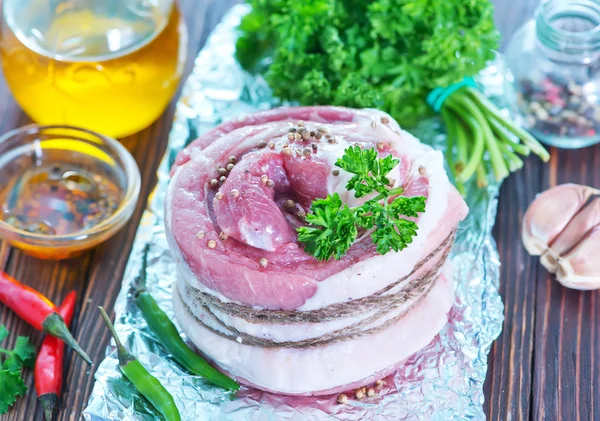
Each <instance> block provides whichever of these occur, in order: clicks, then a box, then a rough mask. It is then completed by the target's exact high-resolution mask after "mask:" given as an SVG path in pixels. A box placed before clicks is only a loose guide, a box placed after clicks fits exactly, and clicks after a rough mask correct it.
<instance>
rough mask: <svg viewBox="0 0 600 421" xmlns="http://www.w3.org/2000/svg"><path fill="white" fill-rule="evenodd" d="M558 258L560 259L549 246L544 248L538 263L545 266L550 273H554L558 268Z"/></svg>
mask: <svg viewBox="0 0 600 421" xmlns="http://www.w3.org/2000/svg"><path fill="white" fill-rule="evenodd" d="M558 259H560V255H559V254H556V253H555V252H554V250H552V249H551V248H549V249H546V251H545V252H544V253H542V256H541V257H540V263H541V264H542V266H544V267H545V268H546V270H547V271H548V272H550V273H556V271H557V270H558Z"/></svg>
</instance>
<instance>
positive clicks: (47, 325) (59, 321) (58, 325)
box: [42, 313, 93, 365]
mask: <svg viewBox="0 0 600 421" xmlns="http://www.w3.org/2000/svg"><path fill="white" fill-rule="evenodd" d="M42 328H43V330H44V332H46V333H48V334H50V335H52V336H54V337H55V338H58V339H61V340H62V341H63V342H64V343H65V344H67V346H68V347H70V348H71V349H73V351H75V352H76V353H77V355H79V356H80V357H81V358H83V360H84V361H85V362H86V363H87V364H88V365H93V363H92V360H91V359H90V357H89V355H88V354H86V352H85V351H84V350H83V349H82V348H81V347H80V346H79V344H78V343H77V341H76V340H75V338H73V335H71V332H70V331H69V328H68V327H67V325H66V324H65V322H64V320H63V318H62V317H60V314H58V313H52V314H51V315H49V316H48V317H46V319H45V320H44V322H43V323H42Z"/></svg>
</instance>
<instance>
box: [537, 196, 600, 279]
mask: <svg viewBox="0 0 600 421" xmlns="http://www.w3.org/2000/svg"><path fill="white" fill-rule="evenodd" d="M596 225H600V198H597V199H594V200H593V201H592V202H591V203H590V204H589V205H587V206H585V207H584V208H583V209H582V210H581V212H579V213H578V214H577V215H575V216H574V217H573V219H572V220H571V221H570V222H569V223H568V224H567V226H566V227H565V229H564V230H563V231H562V232H561V233H560V234H559V235H558V237H556V239H555V240H554V241H553V242H552V243H551V245H550V247H549V248H548V250H546V251H545V252H544V254H542V257H541V259H540V262H541V263H542V265H543V266H544V267H545V268H546V269H548V272H551V273H555V272H556V271H557V264H558V259H559V258H560V256H564V255H565V254H566V253H567V252H569V251H570V250H571V249H573V247H575V246H576V245H577V244H578V243H579V242H580V241H581V238H582V237H583V236H584V235H585V234H586V233H588V232H589V231H590V230H591V229H592V228H594V227H595V226H596ZM599 245H600V244H599ZM599 251H600V250H599Z"/></svg>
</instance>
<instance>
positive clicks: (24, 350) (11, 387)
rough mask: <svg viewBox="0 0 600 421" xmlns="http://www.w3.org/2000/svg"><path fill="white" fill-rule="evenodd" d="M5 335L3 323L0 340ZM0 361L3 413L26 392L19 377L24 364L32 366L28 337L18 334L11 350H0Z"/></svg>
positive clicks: (0, 412) (33, 359) (1, 412)
mask: <svg viewBox="0 0 600 421" xmlns="http://www.w3.org/2000/svg"><path fill="white" fill-rule="evenodd" d="M7 337H8V330H7V329H6V327H5V326H4V325H0V342H1V341H3V340H4V339H6V338H7ZM3 357H4V358H5V360H4V362H2V358H3ZM0 363H2V364H0V414H5V413H6V412H7V411H8V409H9V408H10V407H11V406H12V405H13V404H14V403H15V401H16V400H17V398H18V397H20V396H23V395H24V394H25V393H26V392H27V387H26V386H25V383H24V382H23V380H22V379H21V369H22V368H23V367H24V366H25V367H28V368H33V365H34V363H35V348H34V346H33V345H32V344H31V343H30V342H29V339H28V338H26V337H24V336H19V337H18V338H17V342H16V343H15V347H14V349H13V350H12V351H11V350H7V349H1V350H0Z"/></svg>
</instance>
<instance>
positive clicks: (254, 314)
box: [181, 231, 456, 349]
mask: <svg viewBox="0 0 600 421" xmlns="http://www.w3.org/2000/svg"><path fill="white" fill-rule="evenodd" d="M455 235H456V232H455V231H453V232H452V233H450V235H449V236H448V237H447V238H446V239H445V240H444V241H443V242H442V243H441V244H440V245H439V246H438V247H437V248H436V249H435V250H434V251H433V252H432V253H431V254H429V255H428V256H427V257H425V258H424V259H423V260H421V261H419V262H418V263H417V264H416V265H415V266H414V268H413V270H412V271H411V272H410V273H409V274H408V275H406V276H404V277H402V278H400V279H399V280H397V281H396V282H394V283H392V284H390V285H388V286H386V287H385V288H383V289H381V290H379V291H377V292H376V293H374V294H373V295H370V296H368V297H363V298H359V299H356V300H351V301H347V302H344V303H336V304H332V305H329V306H327V307H324V308H321V309H317V310H309V311H283V310H265V309H256V308H252V307H248V306H244V305H241V304H238V303H224V302H222V301H221V300H219V299H218V298H216V297H214V296H212V295H210V294H207V293H204V292H201V291H198V290H196V289H194V288H192V287H191V286H189V285H187V286H186V291H185V294H186V295H187V296H189V297H191V298H192V299H193V300H194V303H195V304H196V305H197V306H198V307H200V308H201V309H202V311H203V312H204V314H205V315H207V316H208V317H209V318H210V319H211V320H213V321H214V322H215V323H216V324H218V325H219V326H220V327H221V328H222V329H223V330H225V331H226V332H228V333H225V332H223V330H221V329H216V328H214V327H212V326H209V325H208V324H206V323H205V322H204V321H203V320H200V318H198V317H197V316H196V315H195V314H194V312H193V310H192V309H191V308H190V307H189V306H188V305H187V304H186V302H185V300H184V299H183V297H182V300H181V301H182V302H183V303H184V304H183V305H184V306H185V308H186V310H187V312H188V313H189V314H190V315H191V316H192V317H193V318H194V319H195V320H196V322H197V323H198V324H200V325H202V326H203V327H204V328H205V329H208V330H210V331H211V332H213V333H215V334H217V335H219V336H221V337H224V338H227V339H230V340H232V341H237V342H240V341H241V343H244V344H247V345H252V346H257V347H261V348H300V349H302V348H312V347H320V346H327V345H330V344H332V343H335V342H340V341H347V340H350V339H354V338H357V337H360V336H365V335H369V334H375V333H377V332H380V331H382V330H384V329H386V328H388V327H389V326H392V325H394V324H395V323H397V322H398V321H399V320H400V319H401V318H402V317H404V316H405V315H406V314H407V313H408V312H410V311H411V310H412V309H413V308H414V307H415V306H416V305H417V304H419V303H420V302H421V301H422V300H423V299H424V298H425V297H426V296H427V294H428V293H429V292H430V291H431V289H432V288H433V286H434V284H435V280H436V279H437V278H438V276H439V273H440V270H441V269H442V267H443V266H444V264H445V263H446V260H447V258H448V255H449V254H450V249H451V248H452V244H453V242H454V237H455ZM440 252H443V254H442V255H441V257H440V259H439V260H438V262H437V263H436V265H435V266H434V267H433V268H432V269H431V270H429V271H428V272H427V273H425V274H423V275H422V276H419V277H417V278H415V279H414V280H412V281H411V282H409V283H408V284H406V285H405V286H404V287H403V288H402V289H400V291H398V292H395V293H391V294H386V293H387V292H389V291H391V290H392V289H394V288H395V287H397V286H398V285H400V284H402V283H403V282H405V281H406V280H408V279H409V278H410V277H411V276H412V275H414V274H415V273H416V272H417V271H419V269H421V268H422V267H423V266H424V265H425V264H426V263H427V262H429V261H430V260H431V259H433V258H435V257H436V256H437V255H438V254H439V253H440ZM406 303H410V304H409V305H408V306H407V307H406V308H404V309H402V311H400V313H399V314H397V315H395V316H393V317H391V318H389V319H387V320H385V321H384V322H383V323H380V324H376V325H375V326H371V325H373V324H374V323H376V322H377V321H379V320H382V319H385V317H386V316H387V315H388V314H390V313H392V312H393V311H394V310H396V309H398V308H400V307H401V306H402V305H404V304H406ZM211 307H213V308H217V309H219V310H220V311H222V312H223V313H226V314H228V315H230V316H234V317H239V318H242V319H244V320H246V321H247V322H250V323H262V324H269V323H286V324H294V323H323V322H327V321H331V320H334V319H339V318H342V317H350V316H355V315H364V314H371V313H372V315H371V316H369V317H367V318H364V319H362V320H360V321H359V322H358V323H355V324H351V325H349V326H346V327H344V328H342V329H338V330H336V331H333V332H330V333H328V334H325V335H323V336H320V337H318V338H309V339H305V340H300V341H284V342H276V341H273V340H270V339H265V338H259V337H256V336H253V335H249V334H247V333H244V332H242V331H239V330H238V329H236V328H235V327H233V326H229V325H227V324H226V323H224V322H223V321H222V320H221V319H220V318H218V317H217V316H216V315H215V314H214V313H213V312H212V311H211ZM369 326H371V327H369Z"/></svg>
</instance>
